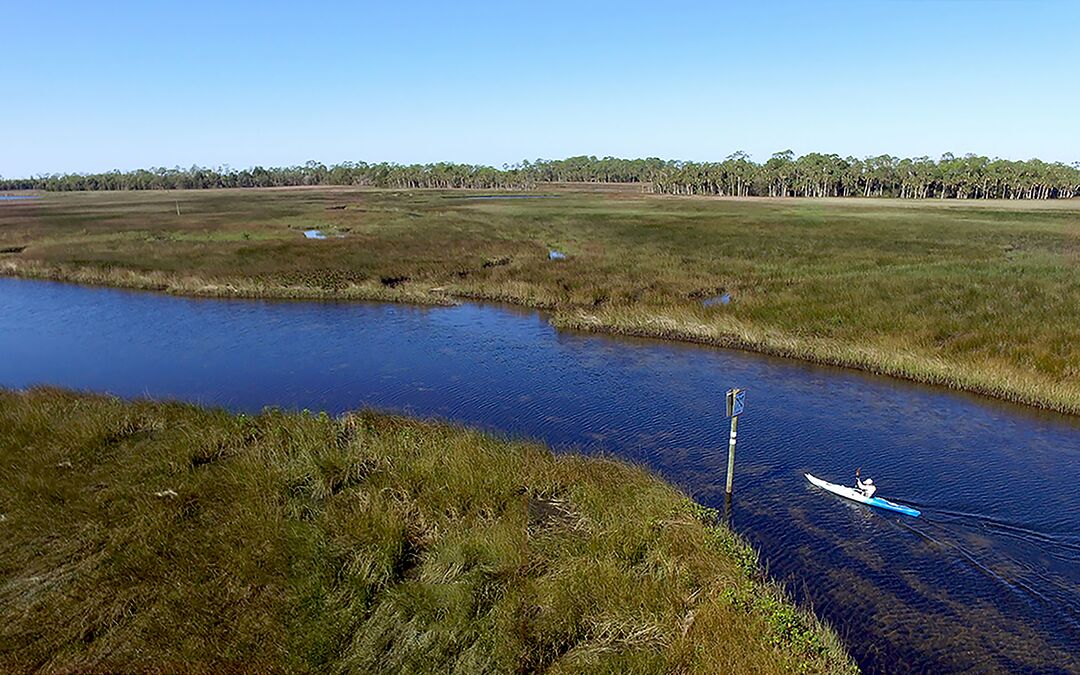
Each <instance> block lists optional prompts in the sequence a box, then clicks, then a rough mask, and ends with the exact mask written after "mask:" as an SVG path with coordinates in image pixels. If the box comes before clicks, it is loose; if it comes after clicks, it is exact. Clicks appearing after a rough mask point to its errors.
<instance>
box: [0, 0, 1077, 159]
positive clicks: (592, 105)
mask: <svg viewBox="0 0 1080 675" xmlns="http://www.w3.org/2000/svg"><path fill="white" fill-rule="evenodd" d="M399 4H400V6H397V5H399ZM0 17H2V18H0V23H2V25H3V28H2V33H0V35H2V37H0V64H3V87H2V91H3V95H2V96H3V98H2V100H0V128H2V129H3V137H4V140H3V141H2V142H0V175H3V176H8V177H13V176H24V175H30V174H38V173H50V172H67V171H80V172H81V171H101V170H109V169H113V168H118V169H132V168H137V167H148V166H175V165H179V166H190V165H192V164H199V165H203V166H219V165H225V164H227V165H230V166H233V167H236V168H240V167H247V166H253V165H257V164H261V165H264V166H270V165H275V166H276V165H287V164H299V163H303V162H305V161H307V160H309V159H315V160H318V161H322V162H326V163H333V162H339V161H344V160H365V161H384V160H385V161H396V162H403V163H409V162H427V161H438V160H451V161H460V162H476V163H485V164H494V165H501V164H503V163H512V162H516V161H519V160H521V159H525V158H528V159H535V158H538V157H543V158H558V157H565V156H569V155H576V154H594V155H601V156H602V155H617V156H634V157H643V156H658V157H664V158H677V159H694V160H710V159H722V158H723V157H725V156H726V155H728V154H730V153H732V152H734V151H736V150H745V151H746V152H749V153H750V154H751V155H752V156H754V157H755V158H757V159H763V158H766V157H768V155H769V154H770V153H772V152H773V151H776V150H782V149H786V148H790V149H792V150H794V151H795V152H796V153H799V154H802V153H805V152H813V151H818V152H836V153H839V154H841V155H849V154H852V155H857V156H864V155H871V154H881V153H890V154H894V155H902V156H919V155H930V156H932V157H937V156H939V155H940V154H941V153H943V152H946V151H951V152H954V153H956V154H958V155H959V154H963V153H966V152H976V153H979V154H987V155H991V156H1001V157H1009V158H1014V159H1020V158H1029V157H1040V158H1043V159H1046V160H1052V161H1053V160H1060V161H1066V162H1073V161H1078V160H1080V125H1078V123H1077V120H1080V70H1078V65H1080V2H990V3H987V2H974V1H971V2H947V3H936V2H922V1H917V2H915V1H913V2H883V3H874V2H805V3H779V2H765V1H761V0H756V1H747V2H740V3H732V4H729V5H725V4H723V3H719V2H709V3H700V4H698V3H694V2H681V3H659V2H655V0H653V1H652V2H631V1H624V2H617V3H616V2H587V1H583V0H579V1H578V2H572V3H571V2H558V1H552V2H535V3H514V2H491V3H470V2H459V3H453V2H442V3H423V2H412V3H390V2H382V3H360V2H356V3H341V4H330V3H315V2H312V3H297V2H290V3H284V2H281V3H279V2H258V3H239V2H237V3H232V2H228V3H227V2H205V3H204V2H197V1H195V2H183V3H150V2H140V3H113V2H94V3H85V2H78V3H76V2H48V3H46V2H40V3H38V2H15V1H14V0H8V2H6V3H5V4H4V5H3V9H2V11H0Z"/></svg>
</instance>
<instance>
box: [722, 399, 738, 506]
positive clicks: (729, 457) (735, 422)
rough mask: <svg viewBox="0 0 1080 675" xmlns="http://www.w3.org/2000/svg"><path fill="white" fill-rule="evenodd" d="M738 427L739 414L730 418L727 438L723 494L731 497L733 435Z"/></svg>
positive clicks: (733, 472)
mask: <svg viewBox="0 0 1080 675" xmlns="http://www.w3.org/2000/svg"><path fill="white" fill-rule="evenodd" d="M738 429H739V416H738V415H734V416H733V417H732V418H731V437H730V438H729V439H728V453H727V489H726V490H725V494H726V495H727V498H728V499H731V481H732V480H733V479H734V478H735V435H736V432H737V431H738Z"/></svg>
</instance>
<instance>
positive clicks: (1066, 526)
mask: <svg viewBox="0 0 1080 675" xmlns="http://www.w3.org/2000/svg"><path fill="white" fill-rule="evenodd" d="M35 384H51V385H59V386H63V387H70V388H76V389H87V390H94V391H108V392H111V393H114V394H118V395H121V396H126V397H136V396H151V397H154V398H175V399H183V400H187V401H196V402H199V403H205V404H211V405H219V406H226V407H228V408H231V409H234V410H244V411H258V410H259V409H261V408H263V407H264V406H281V407H286V408H308V409H311V410H327V411H330V412H332V413H338V412H341V411H344V410H351V409H355V408H360V407H364V406H371V407H376V408H380V409H384V410H390V411H398V412H404V413H410V414H415V415H420V416H436V417H441V418H446V419H450V420H456V421H460V422H464V423H466V424H470V425H478V426H481V427H485V428H488V429H492V430H497V431H498V432H501V433H504V434H509V435H513V436H527V437H532V438H536V439H540V440H543V441H545V442H547V443H549V444H551V445H553V446H555V447H556V448H559V449H577V450H580V451H583V452H606V453H611V454H614V455H617V456H619V457H622V458H625V459H627V460H629V461H632V462H638V463H641V464H644V465H647V466H649V467H651V468H652V469H654V470H655V471H657V472H658V473H660V474H661V475H663V476H664V477H665V478H667V479H668V480H670V481H672V482H674V483H676V484H677V485H679V486H681V487H682V488H683V489H685V490H686V491H688V492H689V493H691V494H692V495H693V496H694V497H695V498H696V499H697V500H698V501H700V502H701V503H703V504H706V505H708V506H712V507H716V508H720V509H723V505H724V474H725V467H726V461H727V436H728V421H727V419H726V418H725V416H724V392H725V390H726V389H727V388H728V387H731V386H740V387H745V388H747V389H749V392H748V394H747V409H746V412H745V414H744V415H743V416H742V417H741V418H740V426H739V446H738V457H737V462H736V475H735V499H734V504H733V510H732V514H731V515H732V524H733V526H734V527H735V529H737V530H738V531H739V532H740V533H742V534H743V535H744V536H745V537H746V538H747V539H749V540H750V541H751V542H752V543H753V544H754V546H755V547H757V548H759V549H760V551H761V554H762V559H763V561H765V562H766V563H767V565H768V571H769V574H770V575H772V576H773V577H774V578H776V579H779V580H780V581H782V582H784V583H785V584H786V585H787V587H788V589H789V590H790V591H791V593H792V594H793V595H794V597H795V598H796V599H797V600H799V601H800V602H802V603H806V604H809V605H812V606H813V608H814V610H815V611H816V612H817V613H818V614H819V615H821V616H823V617H824V618H825V619H827V620H828V621H829V622H831V623H832V624H833V625H834V626H835V627H836V628H837V630H838V631H839V632H840V634H841V636H842V637H843V638H844V641H845V643H846V644H847V646H848V647H849V649H850V650H851V651H852V653H853V654H854V655H855V656H856V658H857V659H858V661H859V663H860V664H861V665H862V667H863V668H864V669H866V670H868V671H871V672H891V673H903V672H964V671H971V672H985V671H994V670H1000V671H1011V672H1020V671H1023V672H1080V656H1078V653H1080V422H1078V421H1077V420H1075V419H1073V418H1068V417H1064V416H1059V415H1054V414H1044V413H1040V412H1037V411H1034V410H1030V409H1027V408H1023V407H1017V406H1013V405H1007V404H1003V403H998V402H994V401H991V400H987V399H982V398H978V397H974V396H968V395H964V394H959V393H954V392H949V391H946V390H942V389H936V388H931V387H924V386H919V385H914V384H909V383H905V382H901V381H897V380H893V379H887V378H881V377H873V376H868V375H863V374H860V373H857V372H853V371H847V370H841V369H836V368H826V367H818V366H813V365H807V364H802V363H797V362H791V361H785V360H779V359H773V358H768V357H763V356H758V355H753V354H747V353H742V352H735V351H726V350H719V349H709V348H702V347H696V346H687V345H679V344H673V343H663V342H655V341H646V340H626V339H613V338H609V337H602V336H596V335H583V334H570V333H561V332H558V331H556V330H554V329H553V328H552V327H551V326H549V325H548V324H547V323H546V322H545V321H544V318H543V317H542V316H541V315H539V314H536V313H533V312H524V311H519V310H514V309H508V308H505V307H492V306H479V305H463V306H460V307H453V308H419V307H409V306H401V305H382V304H337V303H311V302H303V303H301V302H258V301H231V300H230V301H223V300H192V299H182V298H175V297H166V296H161V295H153V294H147V293H131V292H124V291H117V290H107V289H97V288H82V287H77V286H69V285H62V284H55V283H47V282H37V281H21V280H15V279H0V386H5V387H26V386H30V385H35ZM856 467H862V472H863V475H864V476H872V477H873V478H874V479H875V481H876V482H877V483H878V485H879V491H878V495H879V496H883V497H885V498H888V499H892V500H894V501H900V502H904V503H907V504H911V505H913V506H915V507H916V508H918V509H921V510H922V512H923V516H922V517H920V518H909V517H905V516H901V515H897V514H891V513H888V512H884V511H876V510H872V509H870V508H868V507H864V506H861V505H857V504H854V503H851V502H846V501H843V500H841V499H839V498H837V497H833V496H831V495H829V494H826V493H824V492H822V491H821V490H819V489H817V488H814V487H812V486H811V485H809V484H808V483H807V481H806V480H805V479H804V478H803V473H804V472H808V471H809V472H812V473H814V474H816V475H818V476H820V477H822V478H825V479H826V480H831V481H833V482H839V483H850V482H852V481H853V479H854V473H855V469H856Z"/></svg>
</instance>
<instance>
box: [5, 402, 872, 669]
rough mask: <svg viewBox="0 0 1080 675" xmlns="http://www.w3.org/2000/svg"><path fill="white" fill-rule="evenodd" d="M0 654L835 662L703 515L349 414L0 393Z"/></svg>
mask: <svg viewBox="0 0 1080 675" xmlns="http://www.w3.org/2000/svg"><path fill="white" fill-rule="evenodd" d="M0 457H2V461H0V514H2V515H3V518H2V520H0V533H2V536H0V670H3V671H4V672H22V671H27V670H34V669H40V670H44V671H52V672H58V671H59V672H70V671H94V672H106V671H108V672H116V671H127V672H132V671H141V672H148V671H151V672H152V671H168V672H180V671H183V672H207V673H209V672H223V671H230V672H236V671H251V672H267V671H289V672H297V671H305V672H306V671H320V672H327V671H331V672H439V673H444V672H462V673H465V672H467V673H478V672H538V671H549V672H657V673H669V672H702V673H716V672H763V673H767V672H793V671H795V672H830V673H835V672H848V671H853V670H854V667H853V666H852V664H851V661H850V659H849V658H848V657H847V656H846V654H845V652H844V650H843V648H842V647H841V646H840V645H839V643H838V642H837V640H836V638H835V636H834V635H833V633H831V632H830V631H829V630H828V629H826V628H825V627H823V626H822V625H821V624H820V623H819V622H817V621H816V620H815V619H814V618H813V617H812V616H811V615H810V614H808V613H806V612H804V611H801V610H798V609H796V608H795V607H793V606H792V605H791V604H790V603H789V602H788V601H787V600H786V599H785V598H784V596H783V594H782V593H781V592H780V591H779V589H778V588H777V587H776V586H774V585H772V584H771V583H769V582H767V581H765V580H764V579H763V578H762V576H761V574H760V570H759V567H758V564H757V558H756V556H755V554H754V552H753V551H752V550H751V549H750V548H749V547H748V546H747V545H746V544H745V543H743V542H742V541H741V540H739V539H738V538H737V537H736V536H735V535H733V534H732V533H731V532H730V531H729V530H727V529H726V528H724V527H722V526H719V525H717V524H716V523H715V513H713V512H710V511H709V510H707V509H703V508H702V507H700V506H697V505H695V504H694V503H693V502H691V501H689V500H688V499H687V498H686V497H685V496H684V495H682V494H681V493H679V492H678V491H677V490H676V489H674V488H672V487H671V486H669V485H667V484H665V483H663V482H662V481H660V480H658V479H657V478H655V477H653V476H652V475H650V474H649V473H647V472H645V471H643V470H641V469H638V468H635V467H632V466H629V465H626V464H623V463H620V462H617V461H614V460H610V459H598V458H586V457H581V456H574V455H553V454H552V453H551V452H549V451H548V450H547V449H545V448H543V447H541V446H538V445H535V444H531V443H524V442H514V441H506V440H501V439H497V438H494V437H491V436H487V435H484V434H481V433H478V432H474V431H469V430H466V429H462V428H458V427H454V426H447V425H443V424H435V423H428V422H419V421H412V420H408V419H402V418H398V417H389V416H383V415H378V414H374V413H367V412H365V413H358V414H353V415H348V416H344V417H342V418H339V419H331V418H329V417H327V416H326V415H311V414H307V413H284V412H279V411H266V412H264V413H262V414H260V415H257V416H247V415H231V414H228V413H225V412H222V411H219V410H207V409H201V408H197V407H194V406H190V405H181V404H172V403H153V402H147V401H137V402H133V403H128V402H123V401H120V400H117V399H112V398H106V397H100V396H87V395H81V394H74V393H68V392H63V391H58V390H50V389H36V390H31V391H28V392H4V391H0Z"/></svg>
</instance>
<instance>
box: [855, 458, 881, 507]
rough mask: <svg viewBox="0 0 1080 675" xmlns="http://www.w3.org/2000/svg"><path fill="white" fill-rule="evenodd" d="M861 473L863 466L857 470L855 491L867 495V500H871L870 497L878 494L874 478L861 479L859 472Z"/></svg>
mask: <svg viewBox="0 0 1080 675" xmlns="http://www.w3.org/2000/svg"><path fill="white" fill-rule="evenodd" d="M861 471H862V467H861V466H860V467H859V468H858V469H855V489H856V490H858V491H859V492H861V493H863V494H864V495H866V498H867V499H869V498H870V497H873V496H874V493H875V492H877V486H876V485H874V479H873V478H867V479H866V480H863V479H862V478H860V477H859V472H861Z"/></svg>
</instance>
